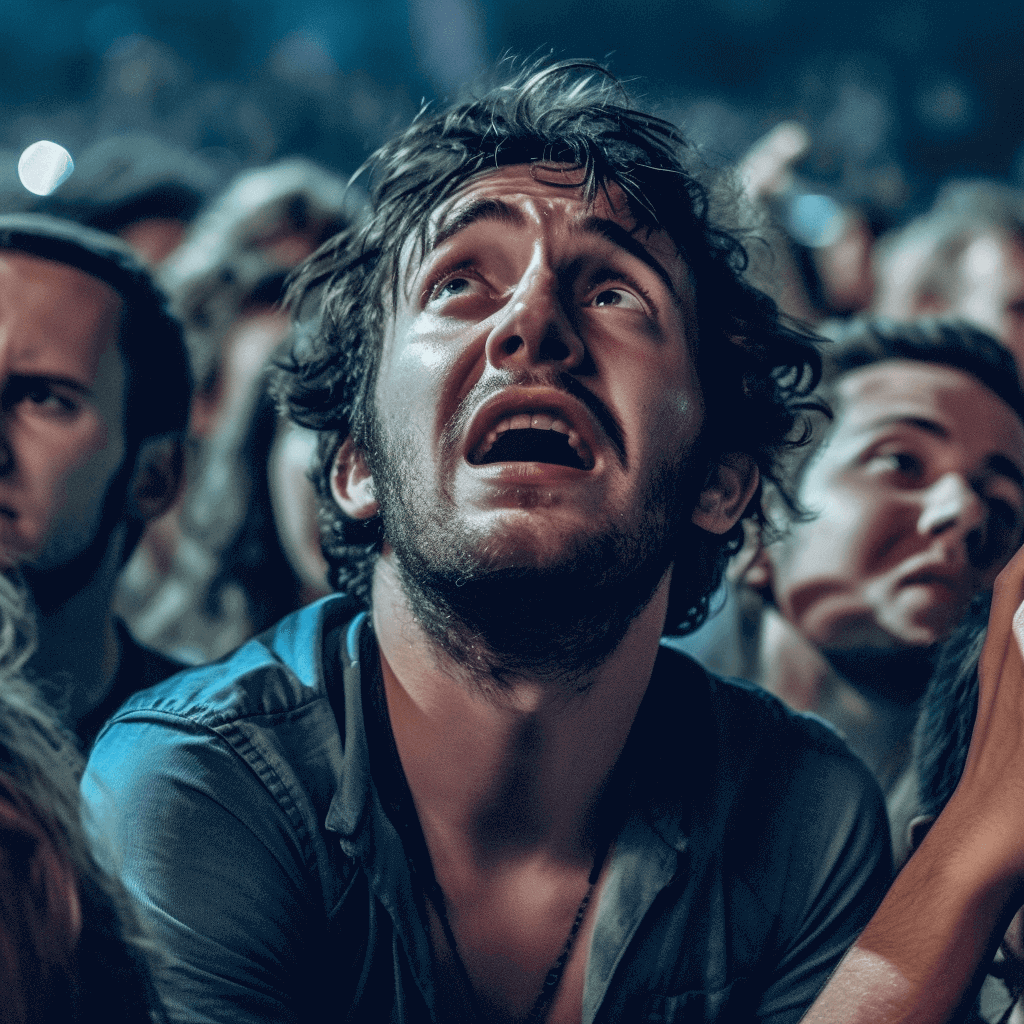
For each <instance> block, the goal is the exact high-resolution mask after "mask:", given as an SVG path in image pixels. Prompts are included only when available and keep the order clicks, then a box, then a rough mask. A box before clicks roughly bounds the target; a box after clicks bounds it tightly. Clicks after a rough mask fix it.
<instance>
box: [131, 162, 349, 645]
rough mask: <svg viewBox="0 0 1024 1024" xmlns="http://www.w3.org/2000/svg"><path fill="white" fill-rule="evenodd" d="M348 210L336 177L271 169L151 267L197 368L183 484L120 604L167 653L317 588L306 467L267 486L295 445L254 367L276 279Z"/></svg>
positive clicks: (337, 226)
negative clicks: (279, 483)
mask: <svg viewBox="0 0 1024 1024" xmlns="http://www.w3.org/2000/svg"><path fill="white" fill-rule="evenodd" d="M359 209H360V201H359V198H358V192H356V191H355V190H348V189H347V187H346V185H345V183H344V181H342V180H341V179H339V178H338V177H336V176H335V175H333V174H331V173H329V172H327V171H325V170H323V169H322V168H320V167H318V166H316V165H315V164H312V163H310V162H309V161H306V160H298V159H292V160H283V161H281V162H279V163H277V164H273V165H271V166H269V167H265V168H261V169H259V170H255V171H249V172H246V173H245V174H243V175H240V176H239V178H238V179H237V180H236V181H235V182H233V183H232V184H231V186H230V187H229V188H228V189H227V191H226V192H225V193H224V194H223V195H222V196H220V197H219V198H218V200H217V201H216V202H215V203H213V204H212V205H211V207H210V208H209V209H208V210H207V211H206V213H205V214H204V215H203V216H202V217H201V218H200V219H199V220H198V221H197V223H196V224H195V226H194V228H193V229H192V231H191V232H190V234H189V237H188V239H187V240H186V242H185V244H184V245H183V246H182V247H181V248H180V249H179V250H178V251H177V252H176V253H175V255H174V256H173V257H172V258H171V259H170V260H169V261H168V262H167V263H166V264H165V266H164V268H163V270H162V272H161V281H162V282H163V284H164V285H165V287H166V288H167V290H168V292H169V294H170V295H171V300H172V304H173V307H174V309H175V310H176V311H177V312H178V314H179V316H180V317H181V319H182V322H183V323H184V325H185V332H186V334H185V336H186V341H187V343H188V346H189V350H190V352H191V354H192V361H193V366H194V368H195V373H196V381H197V388H196V395H195V398H194V401H193V407H192V415H191V421H190V431H191V435H192V439H193V450H192V456H191V464H190V468H189V484H188V487H187V489H186V491H185V493H184V495H183V496H182V499H181V501H180V503H179V505H178V506H177V507H176V508H175V509H174V510H173V511H172V513H171V514H170V515H168V516H165V517H164V518H163V519H162V520H161V521H160V522H158V523H156V524H154V527H153V528H151V529H150V530H149V531H148V532H147V534H146V536H145V537H144V538H143V543H142V544H141V545H140V549H139V552H138V554H137V556H136V558H135V559H134V561H133V563H132V564H131V565H130V566H129V568H128V571H127V572H126V574H125V576H124V579H123V581H122V588H121V593H120V595H119V599H118V607H119V609H121V610H122V612H123V614H124V615H125V616H126V617H127V618H128V621H129V622H130V623H131V624H132V626H133V628H134V629H135V631H136V633H137V634H138V635H139V636H140V637H141V638H143V639H144V640H145V641H146V642H147V643H149V644H151V645H153V646H154V647H156V648H158V649H160V650H163V651H167V652H170V653H173V654H174V655H175V656H176V657H180V658H184V659H186V660H189V661H205V660H208V659H210V658H213V657H219V656H220V655H222V654H225V653H226V652H227V651H229V650H231V649H232V648H233V647H236V646H237V645H238V644H240V643H241V642H242V641H244V640H246V639H248V638H249V637H250V636H252V635H253V634H254V633H256V632H259V631H260V630H262V629H264V628H266V627H267V626H269V625H271V624H272V623H273V622H276V621H277V619H279V618H280V617H281V616H282V615H284V614H286V613H287V612H289V611H294V610H295V609H296V608H298V607H301V605H302V604H304V603H306V602H307V601H308V600H310V599H313V598H315V597H320V596H323V594H325V593H326V592H327V583H326V563H324V562H323V559H322V556H321V555H320V552H319V535H318V532H317V528H316V512H315V509H316V500H315V497H314V494H313V490H312V485H311V484H310V483H309V481H308V480H307V479H306V478H305V472H306V470H307V469H308V462H307V463H306V464H305V465H303V466H302V467H301V469H300V471H299V472H296V473H293V474H292V475H291V476H290V478H289V483H288V485H287V486H286V487H280V486H275V485H274V484H273V481H272V480H271V479H270V476H271V474H276V473H277V470H279V469H280V470H282V471H283V472H284V473H287V472H288V470H287V468H286V467H285V466H284V462H285V461H288V460H291V461H292V462H294V459H295V456H296V454H297V453H299V452H300V449H302V445H303V442H302V440H301V438H302V432H301V431H299V429H298V428H294V427H288V426H283V425H282V426H281V436H280V437H279V436H278V426H279V420H278V417H277V415H276V413H275V412H274V409H273V405H272V403H271V402H270V401H269V400H268V399H267V398H265V390H266V387H265V384H266V375H265V370H266V368H267V365H268V361H269V360H270V359H271V356H272V355H273V353H274V352H275V350H276V349H277V348H278V346H279V345H280V344H281V343H282V341H283V340H284V338H285V337H286V335H287V333H288V331H289V321H288V317H287V314H286V313H285V312H284V311H283V310H282V309H281V308H280V299H281V297H282V294H283V287H284V281H285V278H286V276H287V274H288V272H289V271H290V270H291V269H292V268H293V267H295V266H296V265H297V264H298V263H299V262H301V261H302V260H303V259H304V258H305V257H307V256H309V255H310V254H311V253H312V252H313V251H314V250H315V249H316V248H318V247H319V246H320V245H321V244H322V243H323V242H324V241H326V240H327V239H328V238H330V237H331V236H332V235H334V234H336V233H337V232H338V231H339V230H341V229H342V228H343V227H345V226H346V225H348V223H349V222H350V220H351V218H352V217H353V216H354V215H355V214H356V213H357V212H358V211H359ZM286 435H287V436H286ZM305 450H306V451H307V452H308V451H309V444H308V443H307V444H306V445H305ZM272 454H273V460H272V459H271V456H272ZM277 475H278V476H279V475H280V474H277ZM271 498H273V500H271ZM279 529H283V530H284V536H280V535H279ZM289 555H290V556H291V557H289Z"/></svg>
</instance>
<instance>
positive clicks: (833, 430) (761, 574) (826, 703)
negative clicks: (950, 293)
mask: <svg viewBox="0 0 1024 1024" xmlns="http://www.w3.org/2000/svg"><path fill="white" fill-rule="evenodd" d="M823 355H824V371H823V376H822V384H821V387H820V388H819V390H818V392H817V396H818V397H819V398H821V399H822V400H823V401H824V402H825V403H827V404H828V405H829V406H830V407H831V408H832V410H833V415H834V419H832V420H831V422H829V423H827V424H825V425H824V427H823V429H822V430H821V431H820V434H819V438H818V439H817V443H816V445H814V446H812V447H809V448H808V449H806V450H805V451H803V452H801V453H800V459H799V461H798V462H797V464H796V465H795V466H794V487H795V490H796V494H797V500H798V502H799V504H800V506H801V508H802V509H803V510H805V515H804V516H803V518H801V519H798V520H797V521H796V522H795V523H793V524H792V525H791V526H789V527H788V528H787V529H785V530H784V531H783V533H782V535H781V537H779V538H778V539H777V540H775V541H774V542H772V543H767V544H764V545H762V546H761V547H760V549H759V550H758V552H757V554H756V556H755V557H754V559H753V561H752V563H751V564H750V565H749V568H747V570H746V573H745V576H744V580H745V584H746V586H748V587H752V588H754V589H756V590H757V591H758V592H759V593H760V594H761V596H762V599H763V600H764V602H765V606H764V607H763V609H762V610H761V615H760V633H759V649H758V651H757V663H756V669H755V675H754V678H756V679H757V681H758V682H760V683H761V685H763V686H764V687H766V688H767V689H768V690H770V691H771V692H773V693H775V694H777V695H778V696H780V697H782V698H783V699H784V700H786V701H787V702H788V703H789V704H790V705H792V706H794V707H797V708H800V709H803V710H809V711H814V712H816V713H817V714H819V715H822V716H823V717H824V718H826V719H828V720H829V721H831V722H832V723H833V724H834V725H835V726H837V728H838V729H839V731H840V732H841V733H842V734H843V736H844V737H845V738H846V740H847V741H848V742H849V744H850V746H851V747H852V749H853V750H854V751H855V752H856V753H858V754H859V755H860V756H861V757H862V758H863V759H864V760H865V762H866V763H867V765H868V767H869V768H870V769H871V770H872V772H873V773H874V774H875V776H876V778H877V779H878V781H879V782H880V784H881V786H882V788H883V791H884V792H885V793H886V795H887V796H888V797H889V800H890V812H891V813H892V814H894V815H896V814H897V813H899V814H902V813H903V812H902V811H897V805H898V806H899V807H902V806H903V805H904V804H905V802H906V800H907V799H908V796H907V794H908V792H912V790H913V780H911V779H910V778H909V776H908V775H907V768H908V765H909V762H910V747H911V736H912V734H913V729H914V725H915V722H916V720H917V715H918V709H919V702H920V698H921V695H922V693H923V692H924V689H925V686H926V684H927V682H928V679H929V677H930V675H931V672H932V669H933V666H934V663H935V657H936V654H937V651H938V647H939V645H940V644H941V643H942V641H944V640H945V639H946V638H947V637H948V636H949V634H950V633H951V631H952V630H953V629H954V628H955V627H956V626H957V624H958V623H959V622H960V620H961V618H962V617H963V616H964V614H965V613H966V611H967V609H968V606H969V605H970V602H971V601H972V599H973V598H974V597H975V596H976V595H977V594H979V593H982V592H985V591H987V590H988V589H989V588H990V587H991V586H992V583H993V581H994V579H995V577H996V574H997V573H998V572H999V570H1000V569H1002V568H1003V566H1004V565H1005V564H1006V562H1007V561H1008V560H1009V558H1010V556H1011V555H1012V554H1013V552H1014V551H1015V550H1016V549H1017V547H1018V546H1019V545H1020V543H1021V540H1022V538H1024V390H1022V388H1021V385H1020V384H1019V382H1018V379H1017V376H1016V374H1015V373H1014V366H1013V360H1012V358H1011V356H1010V355H1009V353H1008V352H1007V351H1006V350H1005V349H1004V348H1002V347H1001V346H1000V345H999V344H998V343H997V342H996V341H995V340H994V339H992V338H990V337H989V336H987V335H985V334H983V333H982V332H980V331H977V330H974V329H973V328H971V327H968V326H967V325H966V324H943V323H938V322H927V321H926V322H922V323H919V324H913V325H897V324H893V323H891V322H887V321H879V320H860V321H855V322H853V323H851V324H850V325H849V327H848V328H847V329H846V330H845V331H844V332H842V333H840V334H838V335H837V340H835V341H834V342H833V343H832V344H831V345H829V346H826V347H825V349H824V353H823ZM894 838H895V839H896V840H897V841H898V842H899V841H901V840H902V838H903V836H902V834H900V835H894Z"/></svg>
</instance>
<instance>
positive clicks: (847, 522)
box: [775, 489, 894, 614]
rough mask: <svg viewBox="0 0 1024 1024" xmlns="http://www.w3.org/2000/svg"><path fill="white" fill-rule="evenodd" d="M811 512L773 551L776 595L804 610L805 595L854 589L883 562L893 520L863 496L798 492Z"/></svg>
mask: <svg viewBox="0 0 1024 1024" xmlns="http://www.w3.org/2000/svg"><path fill="white" fill-rule="evenodd" d="M801 500H802V501H803V503H804V507H805V508H806V509H807V510H808V511H809V512H811V513H812V514H813V518H812V519H811V520H810V521H808V522H806V523H799V524H797V525H795V526H793V527H791V528H790V532H789V534H788V535H787V536H786V538H785V539H784V540H783V541H781V542H780V546H779V549H778V554H777V555H776V572H775V580H776V595H775V597H776V600H777V601H778V602H779V604H780V607H789V608H793V609H798V611H797V612H796V614H801V613H802V612H803V611H804V610H806V605H805V603H806V602H808V601H810V600H811V598H810V596H809V595H817V594H821V595H822V596H826V595H832V594H834V593H836V592H837V591H838V592H848V593H849V592H853V591H856V590H858V589H859V587H860V586H861V585H862V584H864V583H866V582H867V581H868V580H869V579H870V578H871V576H872V575H873V574H874V573H875V572H876V570H878V569H879V568H880V567H882V566H883V565H884V562H885V555H886V552H887V551H888V550H890V549H891V548H892V546H893V544H892V543H891V542H890V538H891V537H892V536H893V532H892V527H893V526H894V522H893V520H892V518H891V517H889V516H887V515H886V514H885V510H884V509H882V508H879V507H876V506H875V505H874V504H873V503H871V502H866V501H864V499H863V497H862V496H859V495H856V494H850V493H845V492H843V491H841V490H838V489H837V490H834V491H832V492H831V493H828V494H818V495H816V496H812V497H807V496H802V497H801Z"/></svg>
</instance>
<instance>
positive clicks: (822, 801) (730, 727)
mask: <svg viewBox="0 0 1024 1024" xmlns="http://www.w3.org/2000/svg"><path fill="white" fill-rule="evenodd" d="M656 672H660V673H661V674H662V686H661V689H662V692H663V694H664V695H665V699H667V701H668V702H669V704H670V705H671V706H670V708H669V709H666V717H668V718H671V719H674V720H675V721H677V722H680V723H682V730H683V733H684V735H685V736H686V741H685V742H684V743H682V744H677V745H676V751H677V753H676V754H675V755H674V756H677V757H678V758H679V759H681V760H682V761H684V762H685V763H686V765H687V768H688V769H689V770H690V771H697V772H700V773H701V774H702V775H704V777H705V778H708V779H709V781H710V782H711V783H712V787H711V788H712V791H713V792H714V794H715V796H714V799H716V800H718V801H721V800H727V801H729V802H734V801H735V802H738V803H739V804H740V805H746V806H747V807H748V808H749V807H750V804H751V802H756V803H760V802H763V804H764V805H765V806H771V807H773V808H774V811H775V813H779V812H780V811H782V810H783V807H785V806H788V807H789V808H792V809H793V811H794V813H797V814H801V815H804V814H811V815H813V814H825V815H826V816H827V817H832V818H836V817H841V818H845V819H849V818H850V816H851V815H853V816H857V815H861V816H863V817H864V819H865V821H867V822H870V827H872V828H874V827H877V826H878V824H879V823H880V822H884V820H885V807H884V802H883V799H882V795H881V791H880V790H879V788H878V784H877V783H876V782H875V779H874V778H873V776H872V775H871V773H870V772H869V771H868V769H867V767H866V766H865V765H864V763H863V762H862V761H861V760H860V758H858V757H857V756H856V755H855V754H854V753H853V752H852V751H851V750H850V749H849V747H847V745H846V743H845V742H844V741H843V739H842V738H841V737H840V736H839V734H838V733H837V732H836V731H835V730H834V729H833V728H832V726H830V725H829V724H828V723H827V722H825V721H824V720H823V719H820V718H818V717H817V716H815V715H811V714H807V713H803V712H797V711H793V710H792V709H791V708H788V707H787V706H786V705H785V704H783V703H782V701H780V700H779V699H778V698H777V697H775V696H774V695H772V694H770V693H768V692H767V691H766V690H763V689H761V688H760V687H758V686H755V685H753V684H751V683H748V682H744V681H743V680H739V679H722V678H719V677H718V676H715V675H713V674H711V673H710V672H707V671H706V670H705V669H703V668H702V667H701V666H700V665H698V664H697V663H696V662H694V661H692V660H691V659H690V658H688V657H686V656H685V655H683V654H680V653H679V652H677V651H674V650H671V649H668V648H664V647H663V648H662V650H661V651H660V652H659V655H658V666H657V668H656ZM684 747H685V748H688V749H685V750H684V749H683V748H684ZM691 758H692V760H691Z"/></svg>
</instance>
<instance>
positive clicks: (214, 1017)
mask: <svg viewBox="0 0 1024 1024" xmlns="http://www.w3.org/2000/svg"><path fill="white" fill-rule="evenodd" d="M82 792H83V797H84V800H85V803H86V805H87V810H88V813H89V825H90V828H91V830H92V831H93V833H94V834H95V836H96V839H97V844H98V846H99V847H100V850H101V859H108V860H109V862H110V863H109V866H110V867H111V868H112V869H113V870H114V871H115V872H116V873H117V874H119V875H120V876H121V878H122V879H123V880H124V882H125V884H126V886H127V888H128V890H129V892H130V893H131V894H132V895H133V896H134V897H135V898H136V899H137V900H138V902H139V904H140V907H141V911H142V915H143V918H144V921H145V922H146V923H147V924H148V926H149V930H150V932H151V935H152V939H153V945H154V947H155V950H156V955H157V964H156V972H155V973H156V977H157V987H158V989H159V991H160V994H161V996H162V998H163V1000H164V1003H165V1006H166V1009H167V1013H168V1016H169V1018H170V1020H171V1021H189V1022H227V1021H230V1022H239V1024H240V1022H246V1024H248V1022H253V1024H255V1022H257V1021H259V1022H264V1021H268V1020H272V1021H275V1022H288V1021H298V1020H302V1019H305V1018H306V1017H307V1012H304V1007H303V1003H302V993H303V992H304V991H305V992H308V987H307V986H305V985H304V980H305V975H306V972H307V971H308V969H309V967H308V965H309V962H310V958H309V957H307V956H306V955H305V953H306V952H307V951H308V947H309V945H310V944H311V943H312V942H314V941H315V936H314V935H311V934H310V933H311V932H315V929H314V928H311V926H310V921H311V917H313V919H314V920H315V915H312V910H311V907H310V895H309V894H308V892H307V889H308V888H309V886H308V884H307V883H305V882H304V871H303V865H302V856H301V849H300V844H299V843H298V841H297V839H296V836H295V830H294V828H293V827H292V826H291V824H290V822H289V820H288V817H287V815H286V814H285V812H284V810H283V809H282V807H281V806H280V805H279V803H278V801H277V800H275V799H274V798H273V797H272V796H271V794H270V793H269V792H268V790H267V788H266V787H265V786H264V785H262V784H261V783H259V782H257V780H256V779H255V777H254V774H253V772H252V770H251V768H250V767H249V766H248V765H247V764H246V763H245V761H244V760H243V759H242V758H241V757H239V756H238V754H237V753H236V752H235V751H234V750H233V749H232V747H231V746H230V745H229V744H228V743H227V742H225V741H224V739H222V738H221V737H220V736H218V735H217V734H216V733H214V732H212V731H210V730H207V729H204V728H201V727H198V726H196V725H194V724H193V723H191V722H189V721H187V720H185V719H178V718H175V717H174V716H172V715H169V714H164V713H159V712H132V713H131V714H128V715H123V716H122V717H121V718H120V719H119V720H118V721H115V722H114V723H113V724H112V725H111V726H110V727H109V728H108V729H107V731H106V732H105V733H104V734H103V735H102V736H101V737H100V739H99V741H98V742H97V744H96V746H95V748H94V750H93V753H92V756H91V757H90V759H89V764H88V767H87V770H86V774H85V778H84V780H83V783H82ZM104 850H106V857H104V854H103V851H104ZM312 959H314V960H315V959H316V958H315V957H313V958H312ZM307 1009H308V1008H307Z"/></svg>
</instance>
